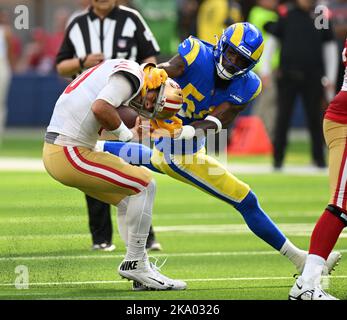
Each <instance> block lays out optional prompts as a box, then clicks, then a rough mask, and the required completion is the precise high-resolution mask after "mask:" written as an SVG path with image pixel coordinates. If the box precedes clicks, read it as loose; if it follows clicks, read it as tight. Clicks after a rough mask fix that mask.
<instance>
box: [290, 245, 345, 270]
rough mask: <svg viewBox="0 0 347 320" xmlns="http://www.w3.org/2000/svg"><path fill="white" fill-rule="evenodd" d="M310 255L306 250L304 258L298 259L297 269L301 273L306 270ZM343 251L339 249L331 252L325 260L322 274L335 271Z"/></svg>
mask: <svg viewBox="0 0 347 320" xmlns="http://www.w3.org/2000/svg"><path fill="white" fill-rule="evenodd" d="M307 256H308V253H307V252H306V253H305V255H304V256H303V259H302V260H300V261H298V264H297V265H296V269H297V270H298V273H299V274H302V272H303V271H304V267H305V263H306V258H307ZM341 257H342V255H341V253H340V252H338V251H333V252H331V253H330V254H329V256H328V259H327V260H326V262H325V265H324V268H323V272H322V275H323V276H327V275H330V274H331V273H332V272H333V271H335V267H336V266H338V264H339V261H340V260H341Z"/></svg>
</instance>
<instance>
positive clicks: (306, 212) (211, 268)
mask: <svg viewBox="0 0 347 320" xmlns="http://www.w3.org/2000/svg"><path fill="white" fill-rule="evenodd" d="M6 143H8V140H7V142H6V141H5V145H6ZM16 145H17V146H18V145H19V146H21V145H23V144H22V142H21V141H19V142H18V144H16V143H12V144H11V146H12V148H13V149H12V150H8V149H7V150H3V151H2V153H0V154H1V155H2V156H19V155H20V154H21V152H20V149H21V147H16ZM28 149H29V150H30V156H39V154H40V142H39V141H36V142H35V141H31V147H28ZM299 149H300V147H299ZM22 156H23V154H22ZM290 157H293V159H294V158H299V159H304V160H303V161H306V160H307V159H308V158H307V156H306V155H304V154H303V152H299V153H298V155H295V153H294V152H292V153H291V154H290ZM242 161H247V159H242ZM252 161H255V162H257V161H258V160H257V159H256V158H253V159H251V160H250V162H252ZM300 161H301V160H300ZM0 176H1V182H0V299H125V300H137V299H147V300H148V299H194V300H195V299H197V300H205V299H237V300H238V299H253V300H254V299H287V295H288V291H289V289H290V287H291V286H292V285H293V283H294V279H293V277H292V276H293V274H294V273H295V272H296V270H295V268H294V267H293V266H292V265H291V264H290V262H289V261H287V260H286V259H285V258H283V257H282V256H280V255H279V254H278V253H277V252H275V251H274V250H273V249H272V248H271V247H269V246H268V245H267V244H265V243H263V242H262V241H261V240H259V239H258V238H256V237H255V236H254V235H253V234H252V233H251V232H249V231H248V230H247V228H246V226H245V224H244V223H243V220H242V219H241V218H240V215H239V213H238V212H236V211H235V210H234V209H233V208H231V207H229V206H228V205H226V204H224V203H222V202H220V201H219V200H216V199H214V198H212V197H210V196H208V195H206V194H204V193H202V192H200V191H198V190H195V189H193V188H192V187H190V186H187V185H184V184H182V183H178V182H174V180H172V179H170V178H168V177H165V176H161V175H155V177H156V180H157V183H158V192H157V197H156V203H155V210H154V216H153V220H154V221H153V224H154V227H155V230H156V232H157V238H158V240H159V241H160V242H161V244H162V246H163V248H164V251H163V252H161V253H160V254H156V255H155V256H156V257H158V258H159V259H160V261H163V260H164V258H165V257H167V258H168V259H167V262H166V264H165V265H164V266H163V268H162V271H163V273H165V274H166V275H168V276H170V277H174V278H180V279H183V280H186V281H187V283H188V289H187V290H185V291H181V292H174V291H171V292H133V291H131V284H130V282H128V281H125V280H122V279H120V277H119V276H118V274H117V272H116V268H117V266H118V264H119V263H120V261H121V259H122V257H123V254H124V246H123V244H122V243H121V240H120V238H119V236H118V232H117V226H116V219H115V213H114V215H113V222H114V242H115V244H116V245H117V250H116V251H115V252H113V253H104V252H103V253H101V252H94V251H91V250H90V245H91V240H90V234H89V231H88V220H87V214H86V204H85V201H84V197H83V194H82V193H80V192H79V191H78V190H75V189H70V188H67V187H64V186H62V185H60V184H59V183H57V182H56V181H54V180H53V179H52V178H50V177H49V176H48V174H46V173H44V172H0ZM239 177H240V178H241V179H243V180H244V181H246V182H247V183H249V184H250V185H251V187H252V189H253V190H254V191H255V192H256V193H257V195H258V197H259V200H260V202H261V203H262V206H263V208H264V209H265V211H267V213H268V214H269V215H270V216H271V217H272V219H273V220H274V221H275V222H276V223H278V225H279V226H280V227H281V228H282V230H283V231H284V232H285V233H286V235H287V236H288V237H289V238H290V239H291V241H292V242H294V243H295V244H297V245H298V246H300V247H301V248H305V249H307V248H308V245H309V236H310V232H311V230H312V228H313V226H314V223H315V221H316V220H317V218H318V217H319V215H320V214H321V212H322V210H323V209H324V207H325V205H326V203H327V201H328V182H327V176H325V175H324V174H320V175H307V176H305V175H297V176H296V175H286V174H278V173H277V174H266V175H265V174H263V175H262V174H260V175H240V176H239ZM346 238H347V233H343V234H342V237H341V238H340V239H339V242H338V243H337V248H338V249H341V250H342V252H345V251H347V250H346V248H347V239H346ZM20 265H22V266H25V267H27V268H28V270H29V288H28V289H26V290H25V289H22V290H19V289H16V287H15V283H16V278H17V277H18V276H19V274H16V272H15V271H16V267H18V266H20ZM17 280H18V279H17ZM17 283H18V282H17ZM329 288H330V289H329V292H330V293H331V294H333V295H335V296H337V297H339V298H340V299H347V290H346V288H347V260H346V258H345V257H344V256H343V258H342V261H341V263H340V265H339V266H338V268H337V270H336V271H335V272H334V273H333V276H332V277H330V278H329Z"/></svg>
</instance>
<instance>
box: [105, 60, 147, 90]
mask: <svg viewBox="0 0 347 320" xmlns="http://www.w3.org/2000/svg"><path fill="white" fill-rule="evenodd" d="M116 73H122V74H123V75H124V76H125V77H126V78H127V79H128V80H129V81H130V82H131V84H132V86H133V88H134V91H135V92H137V93H138V92H139V91H140V89H141V88H142V86H143V82H144V73H143V70H142V68H141V66H140V65H139V64H138V63H136V62H135V61H130V60H125V59H121V60H118V63H116V64H115V65H114V66H113V69H112V72H111V74H110V77H111V76H112V75H114V74H116Z"/></svg>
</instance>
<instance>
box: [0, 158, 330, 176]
mask: <svg viewBox="0 0 347 320" xmlns="http://www.w3.org/2000/svg"><path fill="white" fill-rule="evenodd" d="M226 165H227V166H228V168H229V170H230V171H231V172H233V173H237V174H268V173H273V172H274V171H273V168H272V166H271V164H262V163H260V164H258V163H254V164H234V163H233V164H226ZM0 171H38V172H41V171H45V168H44V165H43V162H42V159H37V158H12V157H0ZM280 174H286V175H324V176H326V175H327V174H328V170H322V169H317V168H316V167H313V166H310V165H286V166H285V167H284V168H283V170H282V171H281V173H280Z"/></svg>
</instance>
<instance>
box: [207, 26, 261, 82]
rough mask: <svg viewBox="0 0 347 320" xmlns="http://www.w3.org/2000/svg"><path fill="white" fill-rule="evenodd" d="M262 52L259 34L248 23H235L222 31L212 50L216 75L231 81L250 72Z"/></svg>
mask: <svg viewBox="0 0 347 320" xmlns="http://www.w3.org/2000/svg"><path fill="white" fill-rule="evenodd" d="M263 50H264V40H263V36H262V34H261V32H260V31H259V30H258V29H257V28H256V27H255V26H254V25H252V24H250V23H248V22H240V23H235V24H232V25H231V26H229V27H228V28H227V29H225V30H224V32H223V34H222V36H221V38H220V39H219V41H218V43H217V45H216V47H215V49H214V59H215V64H216V68H217V74H218V76H219V77H220V78H222V79H224V80H231V79H233V78H235V77H237V76H240V75H242V74H244V73H246V72H248V71H249V70H251V69H252V68H253V67H254V66H255V65H256V64H257V63H258V61H259V59H260V57H261V55H262V53H263Z"/></svg>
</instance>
